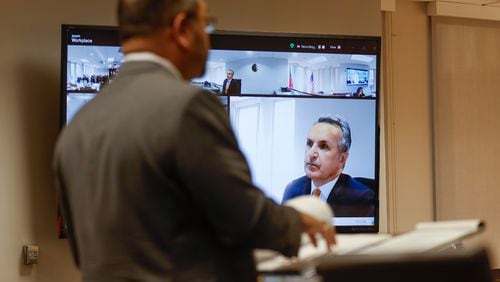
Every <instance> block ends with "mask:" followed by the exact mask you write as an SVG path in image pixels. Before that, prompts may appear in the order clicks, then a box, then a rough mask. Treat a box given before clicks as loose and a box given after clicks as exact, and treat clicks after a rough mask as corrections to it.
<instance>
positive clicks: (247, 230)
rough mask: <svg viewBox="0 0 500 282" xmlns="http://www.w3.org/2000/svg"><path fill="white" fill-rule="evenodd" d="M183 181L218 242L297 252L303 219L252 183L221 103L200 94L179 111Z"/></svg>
mask: <svg viewBox="0 0 500 282" xmlns="http://www.w3.org/2000/svg"><path fill="white" fill-rule="evenodd" d="M175 152H176V153H175V154H176V163H177V165H178V168H177V169H178V173H179V175H180V176H181V181H182V182H184V183H185V186H186V188H187V189H188V193H190V195H191V196H192V198H193V201H194V203H195V205H196V206H197V207H198V208H199V209H200V210H201V213H202V214H203V216H204V217H206V219H207V220H208V221H209V223H210V226H211V228H212V229H213V231H214V232H215V234H216V237H217V238H218V240H220V242H221V243H222V244H225V245H228V246H233V245H239V246H241V245H243V246H248V247H249V248H269V249H273V250H276V251H279V252H281V253H283V254H284V255H288V256H293V255H297V252H298V248H299V245H300V233H301V223H300V218H299V214H298V212H297V211H295V210H294V209H291V208H289V207H284V206H280V205H278V204H276V203H275V202H274V201H272V200H270V199H268V198H266V197H265V196H264V194H263V192H262V191H261V190H259V189H258V188H256V187H255V186H254V185H252V182H251V178H250V173H249V168H248V165H247V163H246V161H245V159H244V157H243V155H242V153H241V151H240V150H239V148H238V145H237V142H236V139H235V136H234V134H233V131H232V129H231V127H230V124H229V121H228V118H227V113H226V112H225V110H224V109H223V107H222V105H221V104H220V102H219V101H218V100H217V99H216V98H215V97H212V96H210V95H207V94H205V93H200V95H197V96H196V98H194V99H193V100H192V101H191V103H190V105H189V106H188V110H187V111H186V113H185V114H184V116H183V122H182V125H181V128H180V129H179V134H178V139H177V140H176V146H175Z"/></svg>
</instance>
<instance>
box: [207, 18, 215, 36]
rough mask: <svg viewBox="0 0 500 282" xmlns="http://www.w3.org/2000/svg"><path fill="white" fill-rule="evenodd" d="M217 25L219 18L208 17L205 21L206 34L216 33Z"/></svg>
mask: <svg viewBox="0 0 500 282" xmlns="http://www.w3.org/2000/svg"><path fill="white" fill-rule="evenodd" d="M216 24H217V18H215V17H207V18H206V19H205V32H206V33H212V32H214V31H215V25H216Z"/></svg>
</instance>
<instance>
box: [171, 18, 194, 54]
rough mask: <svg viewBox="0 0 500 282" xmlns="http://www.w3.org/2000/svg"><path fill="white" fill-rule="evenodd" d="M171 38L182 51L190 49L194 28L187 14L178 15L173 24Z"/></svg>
mask: <svg viewBox="0 0 500 282" xmlns="http://www.w3.org/2000/svg"><path fill="white" fill-rule="evenodd" d="M171 36H172V39H173V40H174V42H175V43H176V44H177V45H178V46H179V48H181V49H182V50H186V49H189V47H190V46H191V41H192V37H193V36H192V28H190V27H189V19H188V16H187V14H186V13H178V14H177V15H175V17H174V20H173V22H172V28H171Z"/></svg>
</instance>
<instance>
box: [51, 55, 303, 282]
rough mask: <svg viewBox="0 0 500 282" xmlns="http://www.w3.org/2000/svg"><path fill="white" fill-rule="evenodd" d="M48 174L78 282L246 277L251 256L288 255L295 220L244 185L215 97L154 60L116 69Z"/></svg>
mask: <svg viewBox="0 0 500 282" xmlns="http://www.w3.org/2000/svg"><path fill="white" fill-rule="evenodd" d="M54 168H55V171H56V174H57V180H58V184H59V194H60V197H61V203H62V207H63V214H64V217H65V220H66V222H67V224H68V230H69V233H70V234H69V235H70V242H71V244H72V247H73V250H74V254H75V258H76V260H77V263H78V264H79V267H80V269H81V271H82V277H83V281H106V282H110V281H183V282H185V281H255V279H256V272H255V263H254V259H253V257H252V249H254V248H269V249H274V250H277V251H279V252H282V253H283V254H285V255H288V256H293V255H296V254H297V252H298V248H299V244H300V220H299V215H298V213H297V212H296V211H295V210H293V209H291V208H288V207H283V206H280V205H277V204H276V203H274V202H273V201H271V200H269V199H267V198H265V197H264V195H263V193H262V192H261V191H260V190H259V189H257V188H256V187H254V186H253V185H252V183H251V178H250V175H249V169H248V166H247V163H246V162H245V160H244V158H243V155H242V153H241V152H240V150H239V149H238V145H237V143H236V140H235V137H234V134H233V132H232V130H231V127H230V124H229V122H228V118H227V114H226V112H225V111H224V109H223V107H222V106H221V104H220V103H219V101H218V100H217V99H216V98H215V97H213V96H211V95H210V94H208V93H206V92H202V90H200V89H198V88H195V87H193V86H191V85H189V84H188V83H185V82H182V81H179V80H177V79H175V78H174V76H173V75H172V74H171V73H169V72H168V71H167V70H166V69H165V68H163V67H161V66H160V65H159V64H156V63H154V62H129V63H125V64H124V65H123V66H122V68H121V69H120V72H119V74H118V76H117V77H115V79H114V80H113V82H112V83H111V84H110V85H109V86H108V87H106V88H105V89H104V90H103V92H102V93H100V94H99V95H98V96H97V97H96V98H95V99H94V100H92V101H90V102H89V103H88V104H87V105H86V106H85V107H84V108H83V109H82V110H81V111H80V112H79V113H78V114H77V115H76V116H75V118H74V119H73V120H72V122H71V124H70V125H69V126H68V127H67V128H65V129H64V130H63V132H62V134H61V136H60V138H59V140H58V143H57V146H56V151H55V156H54Z"/></svg>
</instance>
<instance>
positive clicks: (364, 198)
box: [283, 174, 375, 217]
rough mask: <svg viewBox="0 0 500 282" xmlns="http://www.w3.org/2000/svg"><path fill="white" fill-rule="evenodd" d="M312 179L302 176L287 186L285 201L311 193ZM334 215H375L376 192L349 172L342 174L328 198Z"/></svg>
mask: <svg viewBox="0 0 500 282" xmlns="http://www.w3.org/2000/svg"><path fill="white" fill-rule="evenodd" d="M311 182H312V181H311V179H310V178H308V177H307V176H302V177H300V178H298V179H295V180H293V181H292V182H291V183H290V184H288V185H287V187H286V188H285V193H284V194H283V202H285V201H287V200H289V199H292V198H295V197H298V196H302V195H310V194H311ZM327 202H328V204H329V205H330V206H331V207H332V209H333V214H334V216H339V217H341V216H374V215H375V193H374V192H373V191H372V190H371V189H370V188H368V187H367V186H365V185H364V184H362V183H361V182H358V181H357V180H355V179H354V178H352V177H351V176H349V175H348V174H341V175H340V176H339V178H338V179H337V182H336V183H335V185H334V186H333V189H332V191H331V192H330V195H328V199H327Z"/></svg>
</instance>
